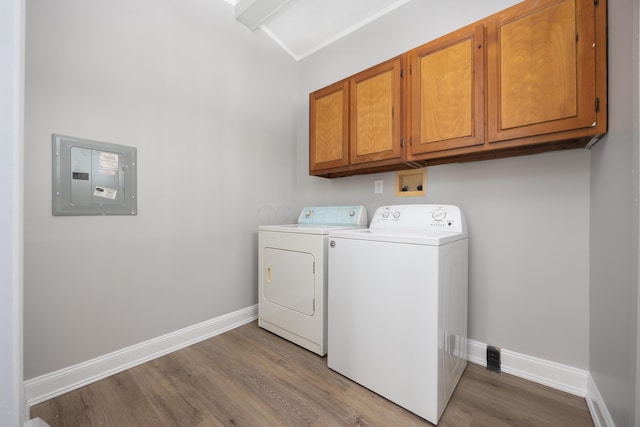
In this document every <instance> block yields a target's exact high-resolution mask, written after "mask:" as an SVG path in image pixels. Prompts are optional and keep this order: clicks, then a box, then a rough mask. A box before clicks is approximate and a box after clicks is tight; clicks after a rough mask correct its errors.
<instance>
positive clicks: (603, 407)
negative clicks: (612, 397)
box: [587, 374, 615, 427]
mask: <svg viewBox="0 0 640 427" xmlns="http://www.w3.org/2000/svg"><path fill="white" fill-rule="evenodd" d="M587 406H588V407H589V412H591V418H593V424H594V425H595V426H596V427H615V423H614V422H613V418H611V414H610V413H609V409H608V408H607V404H606V403H605V402H604V399H603V398H602V395H601V394H600V390H598V387H597V386H596V383H595V381H593V377H592V376H591V374H589V377H588V379H587Z"/></svg>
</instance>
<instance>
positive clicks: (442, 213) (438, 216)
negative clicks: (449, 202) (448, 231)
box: [431, 207, 447, 222]
mask: <svg viewBox="0 0 640 427" xmlns="http://www.w3.org/2000/svg"><path fill="white" fill-rule="evenodd" d="M446 217H447V211H446V210H445V209H444V208H442V207H439V208H436V210H434V211H433V212H432V213H431V218H433V220H434V221H438V222H440V221H442V220H443V219H445V218H446Z"/></svg>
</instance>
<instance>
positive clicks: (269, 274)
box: [267, 267, 271, 283]
mask: <svg viewBox="0 0 640 427" xmlns="http://www.w3.org/2000/svg"><path fill="white" fill-rule="evenodd" d="M267 283H271V267H267Z"/></svg>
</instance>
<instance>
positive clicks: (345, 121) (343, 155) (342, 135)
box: [309, 80, 349, 172]
mask: <svg viewBox="0 0 640 427" xmlns="http://www.w3.org/2000/svg"><path fill="white" fill-rule="evenodd" d="M348 164H349V81H348V80H344V81H341V82H337V83H335V84H332V85H331V86H327V87H325V88H323V89H320V90H318V91H316V92H313V93H311V94H310V95H309V171H310V172H313V171H317V170H322V169H330V168H336V167H340V166H346V165H348Z"/></svg>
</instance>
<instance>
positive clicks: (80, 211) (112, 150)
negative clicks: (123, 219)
mask: <svg viewBox="0 0 640 427" xmlns="http://www.w3.org/2000/svg"><path fill="white" fill-rule="evenodd" d="M51 140H52V149H53V152H52V160H53V168H52V170H53V199H52V211H53V215H136V214H137V213H138V209H137V194H136V186H137V178H136V169H137V164H136V163H137V160H136V157H137V150H136V148H135V147H128V146H125V145H118V144H111V143H108V142H99V141H91V140H88V139H81V138H75V137H71V136H65V135H58V134H53V135H52V138H51Z"/></svg>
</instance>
